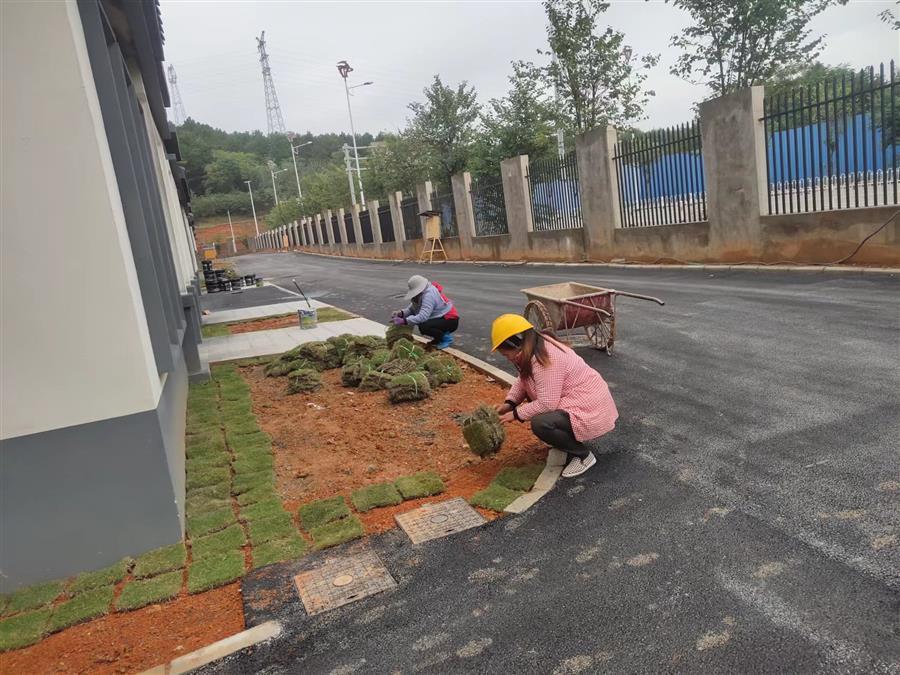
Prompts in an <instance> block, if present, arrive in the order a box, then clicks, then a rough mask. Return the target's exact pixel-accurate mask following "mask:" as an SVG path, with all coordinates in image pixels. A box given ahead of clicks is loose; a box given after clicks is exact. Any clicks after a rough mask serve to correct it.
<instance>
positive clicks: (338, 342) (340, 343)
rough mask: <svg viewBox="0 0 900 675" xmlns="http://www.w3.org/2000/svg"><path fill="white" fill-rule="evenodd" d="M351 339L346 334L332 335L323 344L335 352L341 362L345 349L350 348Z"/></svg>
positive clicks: (350, 336)
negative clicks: (329, 346)
mask: <svg viewBox="0 0 900 675" xmlns="http://www.w3.org/2000/svg"><path fill="white" fill-rule="evenodd" d="M352 337H353V336H352V335H349V334H346V333H345V334H344V335H334V336H332V337H330V338H328V339H327V340H325V342H326V344H329V345H331V347H332V348H333V349H335V350H336V351H337V354H338V356H339V357H340V358H341V362H343V360H344V355H345V354H346V353H347V347H349V346H350V339H351V338H352Z"/></svg>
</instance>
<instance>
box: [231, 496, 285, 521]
mask: <svg viewBox="0 0 900 675" xmlns="http://www.w3.org/2000/svg"><path fill="white" fill-rule="evenodd" d="M282 513H287V512H286V511H285V510H284V506H282V504H281V500H280V499H265V500H263V501H259V502H256V503H255V504H248V505H247V506H242V507H241V513H240V519H241V520H243V521H245V522H249V521H253V520H261V519H263V518H271V517H272V516H278V515H280V514H282Z"/></svg>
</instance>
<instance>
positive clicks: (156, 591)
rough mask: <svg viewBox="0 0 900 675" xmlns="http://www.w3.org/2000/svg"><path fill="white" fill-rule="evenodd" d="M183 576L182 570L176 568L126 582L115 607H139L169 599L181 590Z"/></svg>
mask: <svg viewBox="0 0 900 675" xmlns="http://www.w3.org/2000/svg"><path fill="white" fill-rule="evenodd" d="M183 576H184V574H183V573H182V571H181V570H178V571H177V572H167V573H166V574H160V575H158V576H155V577H151V578H150V579H142V580H140V581H132V582H130V583H127V584H125V587H124V588H123V589H122V593H121V594H120V595H119V598H118V600H116V609H117V610H127V609H139V608H141V607H146V606H147V605H152V604H154V603H156V602H163V601H165V600H171V599H172V598H174V597H175V596H176V595H178V593H179V592H180V591H181V583H182V578H183Z"/></svg>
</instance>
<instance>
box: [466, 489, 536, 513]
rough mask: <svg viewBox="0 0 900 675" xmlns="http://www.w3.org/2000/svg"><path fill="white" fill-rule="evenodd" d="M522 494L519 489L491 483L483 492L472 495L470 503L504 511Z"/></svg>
mask: <svg viewBox="0 0 900 675" xmlns="http://www.w3.org/2000/svg"><path fill="white" fill-rule="evenodd" d="M522 494H523V493H522V492H519V491H517V490H510V489H509V488H505V487H503V486H502V485H499V484H497V483H491V484H490V485H488V486H487V487H486V488H485V489H484V490H482V491H481V492H476V493H475V494H474V495H472V497H471V499H469V503H470V504H471V505H472V506H481V507H482V508H485V509H491V510H492V511H502V510H503V509H505V508H506V507H507V506H509V505H510V504H512V503H513V501H515V500H516V498H518V497H520V496H521V495H522Z"/></svg>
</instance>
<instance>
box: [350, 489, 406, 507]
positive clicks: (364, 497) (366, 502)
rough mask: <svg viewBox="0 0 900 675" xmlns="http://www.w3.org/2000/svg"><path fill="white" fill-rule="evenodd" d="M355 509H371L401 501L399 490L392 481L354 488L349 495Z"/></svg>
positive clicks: (393, 504)
mask: <svg viewBox="0 0 900 675" xmlns="http://www.w3.org/2000/svg"><path fill="white" fill-rule="evenodd" d="M350 501H351V502H353V506H354V508H356V510H357V511H362V512H366V511H371V510H372V509H374V508H378V507H379V506H395V505H397V504H400V503H401V502H402V501H403V497H402V496H401V495H400V492H398V491H397V487H396V486H395V485H394V484H393V483H378V484H376V485H367V486H366V487H363V488H360V489H358V490H354V491H353V494H352V495H350Z"/></svg>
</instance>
